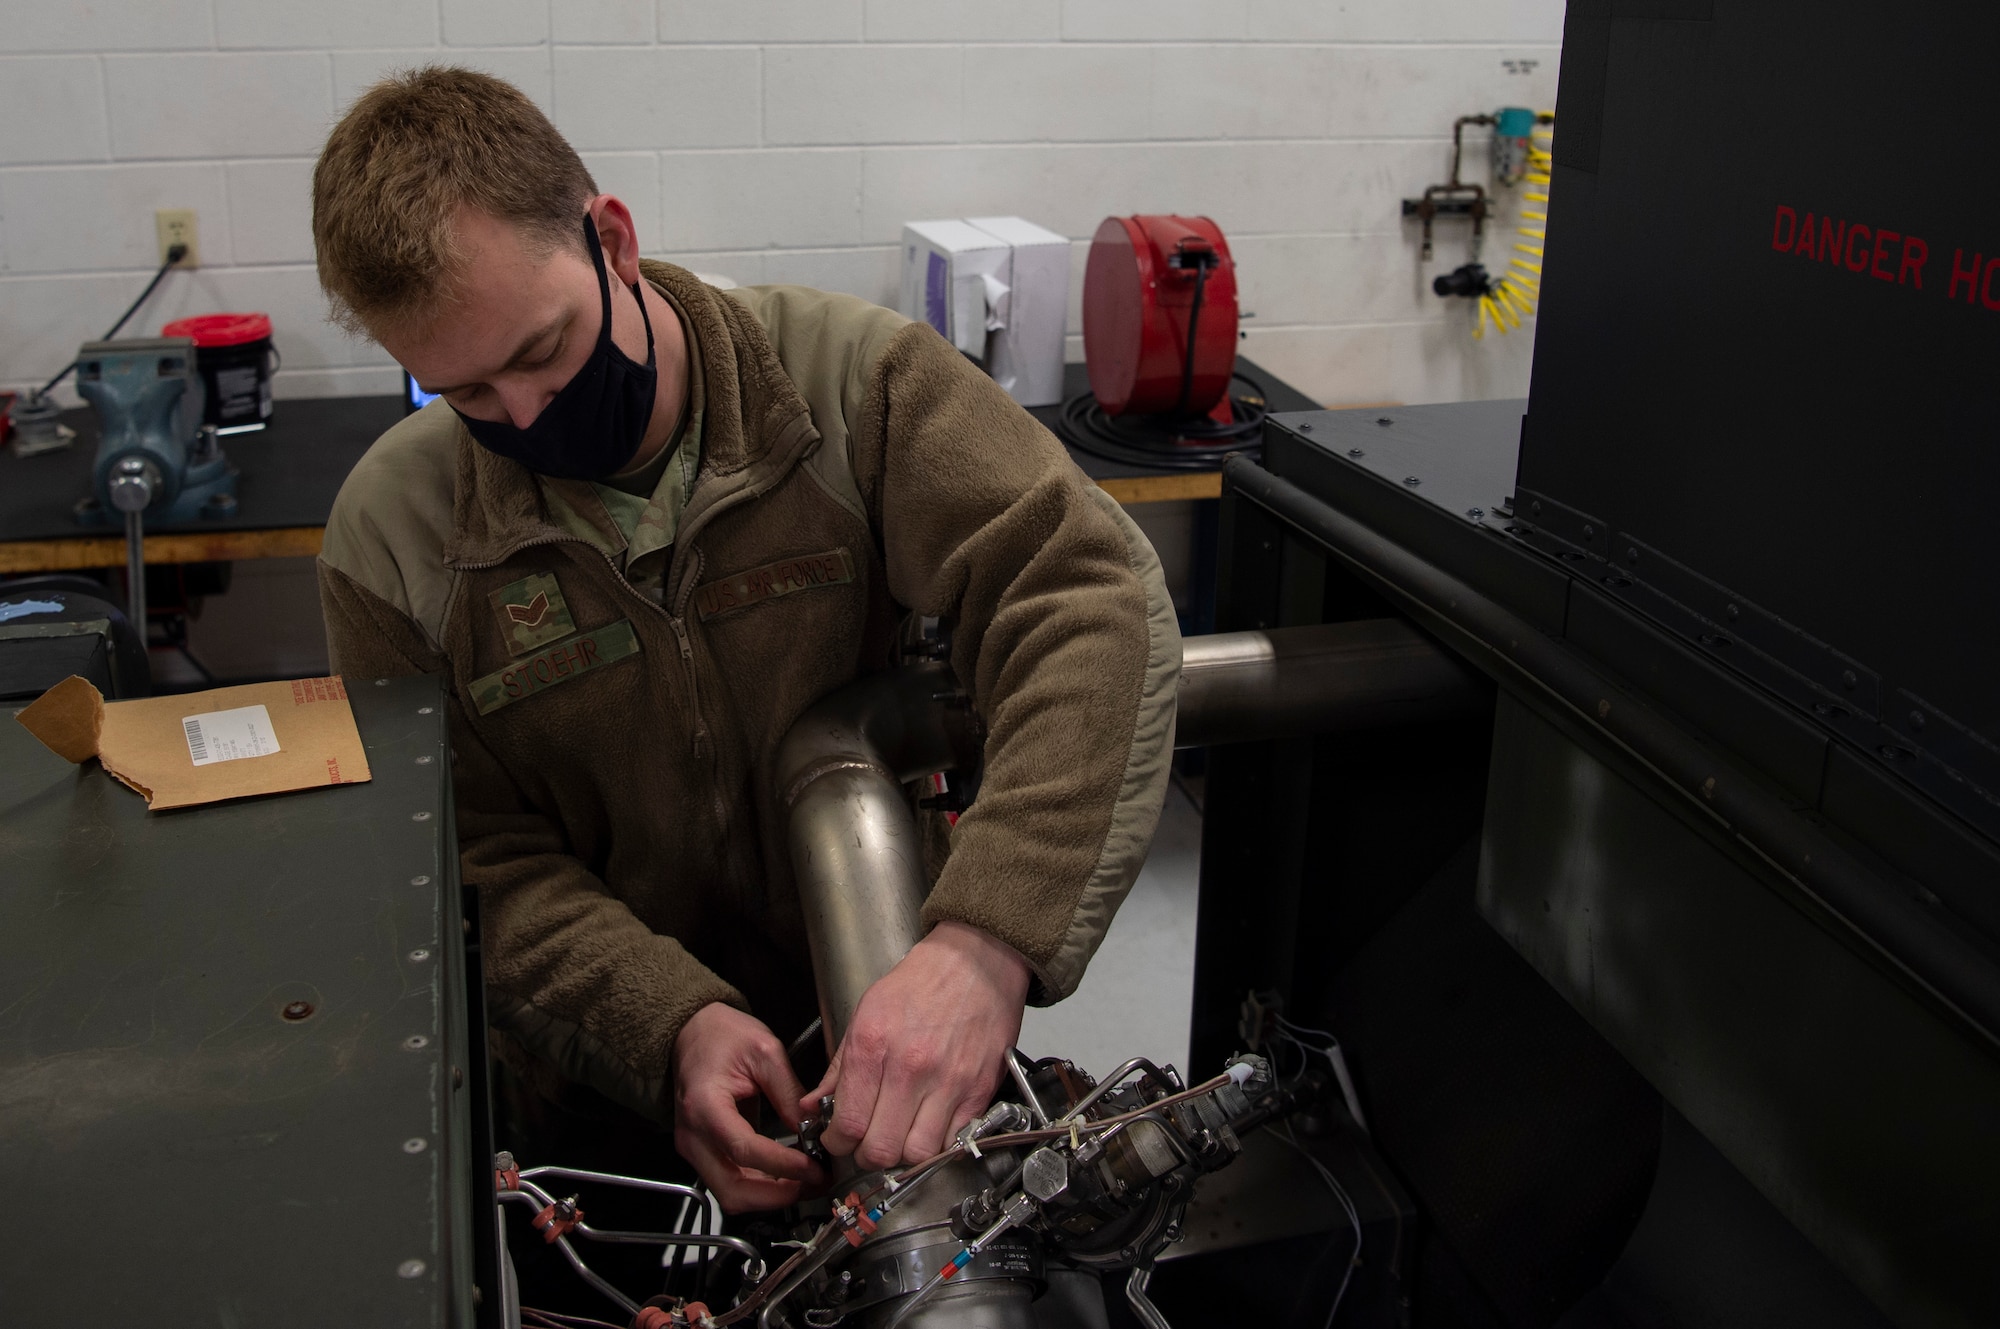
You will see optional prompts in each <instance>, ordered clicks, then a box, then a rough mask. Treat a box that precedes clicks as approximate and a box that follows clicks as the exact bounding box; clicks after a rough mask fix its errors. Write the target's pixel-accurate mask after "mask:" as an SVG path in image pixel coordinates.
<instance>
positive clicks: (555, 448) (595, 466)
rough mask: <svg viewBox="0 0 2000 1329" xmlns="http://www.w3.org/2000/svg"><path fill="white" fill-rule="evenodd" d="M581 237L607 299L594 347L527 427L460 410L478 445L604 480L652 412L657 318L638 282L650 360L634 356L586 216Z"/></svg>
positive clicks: (552, 470)
mask: <svg viewBox="0 0 2000 1329" xmlns="http://www.w3.org/2000/svg"><path fill="white" fill-rule="evenodd" d="M583 237H584V240H585V241H586V242H588V244H589V245H590V261H591V262H592V263H593V264H595V265H596V267H597V289H598V292H599V293H600V294H601V295H602V296H603V299H604V318H603V321H602V323H601V325H600V326H599V328H598V330H597V349H596V350H594V351H592V352H591V353H590V359H588V360H586V361H584V363H583V368H581V369H579V370H577V371H576V377H575V378H572V379H571V380H570V381H569V382H568V383H566V384H564V385H563V389H562V391H561V392H558V393H557V394H556V395H555V397H554V399H553V400H551V401H550V402H549V404H548V405H547V406H544V407H543V408H542V413H541V414H540V415H538V416H536V417H535V418H534V421H533V422H532V423H531V424H529V425H528V427H527V428H526V429H517V428H515V427H514V425H513V424H512V423H511V422H509V421H506V420H474V419H473V418H471V417H470V416H468V415H466V414H465V413H464V412H463V411H459V412H458V418H459V419H461V420H463V421H465V427H466V428H467V429H468V430H470V431H471V433H472V437H473V439H474V440H475V441H476V442H478V444H479V445H480V446H481V447H483V448H485V449H486V450H487V451H489V452H494V453H498V454H499V455H500V456H502V457H506V458H507V459H509V460H510V461H517V462H520V463H521V465H523V466H525V467H527V468H528V469H529V470H531V471H535V472H538V473H539V474H542V475H553V476H556V477H558V478H560V479H565V480H602V479H603V478H604V477H606V476H608V475H615V474H617V473H618V472H619V471H622V470H624V469H625V467H626V466H627V464H629V463H630V462H631V460H632V454H633V453H635V452H637V451H638V450H639V442H640V440H641V439H643V438H644V437H645V436H646V425H647V424H648V423H649V422H650V421H651V420H652V418H653V390H654V387H655V384H656V380H657V378H658V370H657V367H656V366H655V365H654V363H653V361H654V355H653V320H652V319H651V318H650V317H648V316H647V314H646V301H645V299H644V298H643V297H642V296H641V295H640V294H639V288H638V287H637V286H636V285H635V286H633V288H632V298H633V299H635V300H638V301H639V317H640V318H642V319H645V320H646V363H645V364H643V365H639V364H634V363H632V360H631V358H630V357H629V356H627V355H626V354H625V352H623V351H621V350H619V349H618V347H617V345H616V344H615V343H613V342H612V340H611V274H610V273H609V272H607V271H605V267H604V248H603V246H602V245H600V244H599V243H598V241H597V226H596V224H595V223H594V222H592V221H591V219H590V218H589V217H585V218H584V219H583ZM452 409H453V410H457V409H458V408H457V407H453V408H452Z"/></svg>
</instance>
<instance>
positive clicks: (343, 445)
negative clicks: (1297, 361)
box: [0, 360, 1318, 576]
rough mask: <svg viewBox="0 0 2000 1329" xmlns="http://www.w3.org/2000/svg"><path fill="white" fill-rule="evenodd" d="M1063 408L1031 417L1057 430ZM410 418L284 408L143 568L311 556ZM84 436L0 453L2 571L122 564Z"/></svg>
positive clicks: (1146, 498) (1279, 405) (1071, 379)
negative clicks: (91, 512) (88, 503)
mask: <svg viewBox="0 0 2000 1329" xmlns="http://www.w3.org/2000/svg"><path fill="white" fill-rule="evenodd" d="M1241 366H1242V368H1243V369H1244V370H1245V371H1247V372H1249V373H1252V374H1254V375H1256V376H1257V377H1258V378H1259V379H1260V380H1261V381H1262V382H1263V383H1264V385H1265V387H1266V389H1267V391H1268V392H1269V394H1270V399H1271V409H1272V410H1274V411H1278V410H1313V409H1315V408H1316V407H1317V405H1318V403H1316V402H1314V401H1312V400H1311V399H1310V398H1308V397H1306V396H1305V395H1304V394H1302V393H1300V392H1299V391H1298V390H1297V389H1295V388H1293V387H1292V386H1290V385H1289V384H1287V383H1284V382H1282V381H1281V380H1279V379H1277V378H1276V377H1274V376H1273V375H1271V374H1269V373H1266V372H1265V371H1263V370H1261V369H1259V368H1258V367H1257V366H1256V365H1254V364H1252V363H1251V362H1249V361H1248V360H1244V361H1242V362H1241ZM1065 375H1066V377H1065V379H1064V383H1063V389H1064V391H1065V393H1069V394H1074V393H1077V392H1081V391H1082V390H1083V389H1084V388H1086V387H1088V386H1089V380H1088V377H1087V376H1086V374H1085V372H1084V367H1083V366H1082V365H1080V364H1074V365H1070V366H1068V367H1067V369H1066V371H1065ZM1060 411H1061V408H1060V407H1057V406H1044V407H1037V408H1035V409H1034V410H1033V411H1031V412H1030V414H1032V415H1034V416H1035V418H1036V419H1038V420H1040V421H1041V422H1042V423H1043V424H1045V425H1048V426H1050V427H1051V428H1054V425H1055V419H1056V416H1057V415H1058V414H1059V413H1060ZM402 417H403V399H402V398H401V397H396V396H389V397H304V398H294V399H292V400H289V401H281V402H279V403H278V406H277V411H276V413H275V414H274V415H273V416H272V418H271V424H270V427H269V428H267V429H264V430H262V431H260V432H257V433H251V434H232V435H230V436H229V437H227V438H225V439H224V440H223V442H222V446H223V450H224V451H226V452H227V453H228V454H229V458H230V460H231V461H233V462H235V463H236V465H237V467H238V468H240V469H241V471H242V476H241V478H240V480H239V481H238V488H237V507H236V512H235V513H234V514H233V515H232V516H229V517H227V518H224V519H222V520H219V521H202V522H196V523H190V524H184V525H179V526H162V527H157V528H156V527H152V526H149V527H147V530H146V562H148V563H204V562H227V561H231V560H235V559H253V558H311V557H313V556H315V555H317V554H318V553H319V548H320V541H321V539H322V538H323V537H324V535H325V533H326V519H327V514H328V513H330V512H331V511H332V510H333V500H334V496H335V495H336V494H338V493H339V492H340V486H341V483H342V482H343V481H344V480H346V479H347V473H348V472H349V471H351V470H353V469H354V464H355V463H356V462H357V461H359V460H361V454H362V453H364V452H366V451H367V450H368V446H369V444H371V443H373V442H374V441H375V440H376V439H377V438H378V437H380V436H381V434H382V431H383V430H385V429H387V428H389V427H390V426H391V425H393V424H395V423H396V421H398V420H400V419H402ZM63 423H65V424H67V425H69V426H70V427H71V428H73V429H75V430H76V434H77V436H76V441H75V442H74V443H72V444H71V445H70V446H69V447H67V448H65V449H63V450H62V451H60V452H46V453H43V454H41V455H40V456H37V457H17V456H15V455H13V453H12V452H10V451H5V450H0V576H7V575H14V574H21V573H30V572H62V571H67V570H70V569H74V568H114V567H122V566H123V565H124V563H125V537H124V535H123V534H122V533H121V531H120V529H119V528H118V527H117V526H116V525H114V524H105V525H98V526H84V525H82V524H81V523H79V522H78V521H77V520H76V517H75V512H74V510H75V506H76V503H77V500H79V499H81V498H83V497H84V496H85V495H87V494H88V493H89V492H90V470H91V463H92V461H93V459H94V458H95V456H96V453H97V418H96V416H95V414H94V413H92V412H91V411H89V410H87V409H78V410H73V411H66V412H64V414H63ZM1070 455H1071V456H1073V457H1075V458H1076V462H1077V465H1078V466H1080V467H1081V468H1082V469H1083V473H1084V474H1085V475H1087V476H1089V477H1090V478H1091V479H1092V480H1095V481H1096V482H1097V483H1098V485H1099V486H1100V487H1101V488H1103V489H1104V490H1105V492H1106V493H1108V494H1110V495H1111V496H1112V497H1113V498H1115V499H1117V500H1118V501H1119V502H1120V503H1126V504H1132V503H1160V502H1172V501H1175V500H1185V499H1212V498H1215V497H1217V496H1218V495H1220V494H1221V493H1222V477H1221V473H1220V472H1219V471H1160V470H1148V469H1145V468H1142V467H1134V466H1125V465H1121V464H1120V463H1117V462H1110V461H1105V460H1103V459H1101V458H1098V457H1093V456H1091V455H1089V454H1088V453H1084V452H1080V451H1077V450H1076V449H1071V453H1070Z"/></svg>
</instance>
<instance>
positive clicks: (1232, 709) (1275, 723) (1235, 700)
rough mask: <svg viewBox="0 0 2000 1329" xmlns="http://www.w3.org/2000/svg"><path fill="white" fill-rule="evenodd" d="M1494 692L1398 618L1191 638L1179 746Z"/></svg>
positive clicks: (1345, 721) (1383, 717)
mask: <svg viewBox="0 0 2000 1329" xmlns="http://www.w3.org/2000/svg"><path fill="white" fill-rule="evenodd" d="M1491 695H1492V686H1491V684H1489V683H1487V682H1486V680H1485V679H1484V678H1483V677H1482V676H1481V675H1480V674H1479V673H1478V672H1477V671H1476V670H1473V669H1471V668H1469V667H1468V666H1466V665H1465V664H1463V663H1461V662H1460V661H1459V660H1458V658H1457V657H1456V656H1454V655H1452V654H1450V653H1449V652H1448V651H1445V650H1443V649H1442V648H1440V647H1439V646H1438V645H1437V644H1436V643H1434V642H1433V641H1431V639H1430V638H1429V637H1426V636H1424V635H1423V634H1422V633H1421V632H1418V631H1417V630H1416V629H1415V628H1413V627H1411V626H1410V625H1409V624H1408V623H1406V622H1405V621H1403V620H1402V619H1400V618H1369V619H1361V620H1359V621H1357V622H1352V623H1322V624H1318V625H1315V626H1312V627H1300V628H1274V629H1271V630H1270V631H1263V632H1223V633H1217V634H1216V635H1214V636H1210V637H1189V638H1188V639H1187V640H1186V641H1184V642H1182V643H1181V691H1180V718H1179V721H1178V724H1177V726H1176V729H1175V734H1176V737H1175V739H1174V746H1176V747H1182V748H1202V747H1208V746H1210V745H1211V744H1215V743H1247V742H1251V741H1253V740H1256V739H1265V738H1296V737H1299V736H1301V735H1304V734H1325V733H1335V732H1339V731H1342V730H1350V729H1376V728H1382V727H1385V726H1388V725H1400V724H1415V723H1418V722H1420V721H1425V720H1440V719H1445V718H1447V717H1449V716H1454V715H1465V714H1470V713H1472V712H1473V711H1476V710H1478V709H1479V708H1480V707H1482V706H1484V705H1485V704H1486V702H1487V700H1488V698H1490V696H1491Z"/></svg>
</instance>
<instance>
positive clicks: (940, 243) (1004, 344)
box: [901, 217, 1069, 406]
mask: <svg viewBox="0 0 2000 1329" xmlns="http://www.w3.org/2000/svg"><path fill="white" fill-rule="evenodd" d="M901 309H902V312H903V313H904V314H905V315H907V316H908V317H910V318H914V319H920V320H922V321H924V322H927V323H929V324H930V325H931V326H932V327H934V328H936V329H937V330H938V331H939V332H940V333H942V334H943V335H944V337H945V339H946V340H948V341H949V342H951V344H952V345H954V346H956V347H957V348H958V349H959V350H961V351H964V352H965V353H966V354H967V355H970V356H973V357H974V358H976V359H978V360H980V361H981V362H982V363H984V364H985V366H986V369H987V372H988V373H990V374H991V375H992V376H993V379H994V381H995V382H997V383H999V384H1000V386H1001V387H1002V388H1004V389H1005V390H1006V391H1007V392H1008V394H1009V395H1011V396H1012V397H1013V398H1014V400H1016V401H1018V402H1020V403H1021V404H1022V405H1023V406H1049V405H1053V404H1055V403H1056V402H1059V401H1061V400H1062V375H1063V332H1064V325H1065V322H1066V320H1067V318H1068V313H1069V241H1068V240H1067V239H1065V238H1064V237H1063V236H1060V235H1058V234H1056V233H1055V232H1054V231H1051V230H1048V229H1046V228H1044V227H1040V226H1037V225H1035V224H1034V223H1033V222H1030V221H1024V220H1023V219H1021V218H1019V217H975V218H971V219H969V220H964V221H955V220H954V221H926V222H911V223H909V224H908V225H906V226H905V227H904V228H903V283H902V300H901Z"/></svg>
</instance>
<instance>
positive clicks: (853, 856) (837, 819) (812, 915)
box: [777, 662, 966, 1056]
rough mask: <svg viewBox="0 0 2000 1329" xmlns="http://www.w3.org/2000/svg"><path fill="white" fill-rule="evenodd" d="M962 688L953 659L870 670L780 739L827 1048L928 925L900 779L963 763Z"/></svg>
mask: <svg viewBox="0 0 2000 1329" xmlns="http://www.w3.org/2000/svg"><path fill="white" fill-rule="evenodd" d="M959 697H960V694H959V692H958V682H957V679H956V678H954V677H953V675H952V672H951V669H950V667H949V666H948V665H944V664H940V663H935V662H932V663H925V664H919V665H914V666H911V667H909V668H907V669H898V670H893V671H891V672H888V673H884V674H875V675H871V676H870V677H868V678H863V679H860V680H858V681H856V682H854V683H851V684H849V685H848V686H847V687H844V688H842V689H840V690H839V691H838V692H835V693H833V694H832V695H830V696H828V697H826V698H825V699H823V700H821V701H819V702H818V703H816V704H814V705H813V706H812V707H811V708H809V709H808V710H807V711H806V713H805V714H804V715H803V716H801V717H800V718H799V720H798V722H797V723H795V724H794V725H793V726H792V727H791V729H790V730H789V731H788V732H787V733H786V734H785V737H784V740H783V742H782V743H781V744H780V745H779V749H778V762H777V778H778V791H779V795H780V797H781V798H782V799H783V800H784V804H785V806H786V808H787V810H788V813H789V827H790V839H791V850H792V871H793V875H794V876H795V877H796V878H797V880H798V888H799V902H800V904H801V905H802V906H803V908H804V910H805V923H806V936H807V939H808V942H809V944H810V946H811V949H812V962H813V977H814V980H815V982H816V983H817V985H818V989H819V1007H820V1014H821V1017H822V1018H823V1019H824V1020H825V1030H824V1031H825V1034H826V1047H827V1054H828V1055H829V1056H831V1055H832V1054H833V1052H834V1050H835V1049H836V1048H838V1047H839V1046H840V1040H841V1037H842V1036H843V1035H844V1034H845V1033H846V1032H847V1026H848V1024H849V1023H850V1022H851V1021H852V1020H853V1019H854V1011H855V1008H856V1007H858V1006H859V1005H860V1004H861V994H862V993H864V992H866V991H867V990H868V988H869V985H870V984H872V983H874V982H875V980H876V979H878V978H881V977H882V976H883V975H884V974H886V973H888V972H889V970H891V969H892V968H894V967H895V965H896V962H897V961H898V960H901V959H902V958H903V956H904V955H905V954H906V953H908V951H909V949H910V947H912V946H914V945H916V944H917V941H918V940H919V939H920V938H921V937H922V935H923V934H922V930H921V924H920V923H919V922H918V917H917V915H918V911H919V910H920V909H921V908H922V907H923V902H924V894H925V892H926V890H927V889H928V882H927V881H926V880H925V877H924V856H923V846H922V844H921V843H920V842H919V840H918V838H917V827H916V820H915V818H913V817H912V816H911V815H910V804H909V799H908V797H907V796H906V795H905V794H904V792H903V782H904V781H906V780H914V779H916V778H918V777H919V776H923V775H929V774H932V773H934V772H937V771H942V770H947V769H950V768H951V767H952V766H954V765H956V764H958V760H959V756H958V753H957V752H956V751H955V750H954V748H953V744H952V738H953V736H954V733H955V732H960V731H962V730H963V719H964V717H965V714H966V708H965V707H964V706H963V705H962V704H959Z"/></svg>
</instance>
